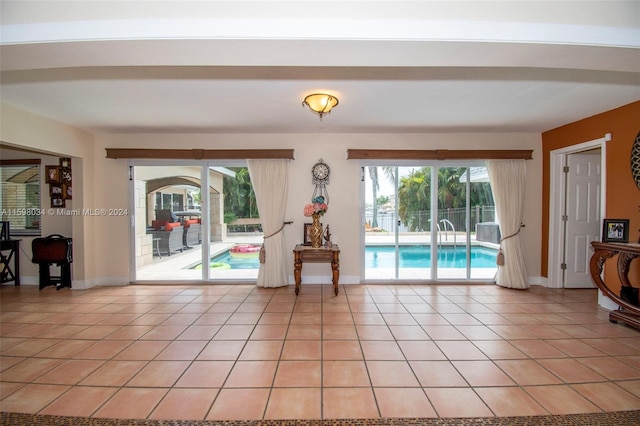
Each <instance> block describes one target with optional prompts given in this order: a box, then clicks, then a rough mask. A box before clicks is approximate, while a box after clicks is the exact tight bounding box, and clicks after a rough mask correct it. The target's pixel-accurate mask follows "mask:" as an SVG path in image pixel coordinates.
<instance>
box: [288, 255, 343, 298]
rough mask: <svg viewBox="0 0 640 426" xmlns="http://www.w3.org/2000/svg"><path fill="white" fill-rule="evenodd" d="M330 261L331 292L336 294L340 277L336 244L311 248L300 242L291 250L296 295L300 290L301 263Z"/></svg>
mask: <svg viewBox="0 0 640 426" xmlns="http://www.w3.org/2000/svg"><path fill="white" fill-rule="evenodd" d="M305 262H306V263H331V271H332V280H333V292H334V293H335V295H336V296H337V295H338V280H339V278H340V249H339V248H338V246H337V245H336V244H334V245H333V246H332V247H331V248H325V247H320V248H313V247H311V246H305V245H302V244H298V245H296V248H295V249H294V250H293V277H294V278H295V280H296V295H297V294H298V293H299V292H300V283H301V281H302V264H303V263H305Z"/></svg>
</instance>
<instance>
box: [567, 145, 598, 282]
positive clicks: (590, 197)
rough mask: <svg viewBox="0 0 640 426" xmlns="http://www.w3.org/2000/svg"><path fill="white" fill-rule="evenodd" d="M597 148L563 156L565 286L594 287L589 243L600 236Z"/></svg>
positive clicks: (591, 252)
mask: <svg viewBox="0 0 640 426" xmlns="http://www.w3.org/2000/svg"><path fill="white" fill-rule="evenodd" d="M600 165H601V163H600V150H594V151H589V152H585V153H577V154H569V155H567V166H568V172H567V198H566V200H567V202H566V213H565V214H566V219H567V220H566V234H565V242H566V243H565V261H564V263H565V265H566V268H565V273H564V287H565V288H591V287H594V284H593V281H592V280H591V275H590V273H589V259H590V258H591V255H592V254H593V251H592V249H591V242H592V241H595V240H599V238H600V216H601V212H600V193H601V192H600V185H601V170H600V168H601V166H600Z"/></svg>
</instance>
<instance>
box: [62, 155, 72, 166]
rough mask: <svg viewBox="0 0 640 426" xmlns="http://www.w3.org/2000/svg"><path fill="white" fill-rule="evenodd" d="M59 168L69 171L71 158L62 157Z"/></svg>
mask: <svg viewBox="0 0 640 426" xmlns="http://www.w3.org/2000/svg"><path fill="white" fill-rule="evenodd" d="M60 167H62V168H65V169H70V168H71V158H69V157H62V158H61V159H60Z"/></svg>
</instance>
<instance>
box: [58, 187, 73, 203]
mask: <svg viewBox="0 0 640 426" xmlns="http://www.w3.org/2000/svg"><path fill="white" fill-rule="evenodd" d="M61 194H62V198H64V199H65V200H73V191H72V187H71V184H69V183H63V184H62V192H61Z"/></svg>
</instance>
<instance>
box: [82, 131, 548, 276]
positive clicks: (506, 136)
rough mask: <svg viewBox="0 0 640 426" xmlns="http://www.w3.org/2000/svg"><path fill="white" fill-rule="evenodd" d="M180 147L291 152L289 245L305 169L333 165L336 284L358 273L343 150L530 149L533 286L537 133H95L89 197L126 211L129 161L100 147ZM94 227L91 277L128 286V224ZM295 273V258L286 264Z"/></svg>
mask: <svg viewBox="0 0 640 426" xmlns="http://www.w3.org/2000/svg"><path fill="white" fill-rule="evenodd" d="M176 146H180V147H181V148H183V149H191V148H202V149H230V148H233V149H269V148H280V149H286V148H290V149H294V150H295V160H294V161H291V165H290V179H289V197H288V201H287V216H286V217H287V218H288V219H291V220H293V221H294V222H295V223H294V224H293V225H292V226H289V227H287V228H286V234H285V235H286V241H287V245H288V246H289V247H291V248H293V246H294V245H295V244H297V243H300V242H301V239H302V224H303V223H304V222H308V221H309V220H308V218H306V217H304V215H303V207H304V205H305V204H306V203H308V202H309V200H310V197H311V195H312V193H313V186H312V184H311V166H312V165H313V164H314V163H315V162H317V161H318V159H319V158H323V159H324V161H325V162H326V163H327V164H329V166H330V167H331V183H330V185H329V187H328V190H329V194H330V196H331V204H330V210H329V212H328V213H327V214H326V215H325V216H324V217H323V223H324V224H329V225H330V226H331V231H332V235H333V237H332V239H333V241H334V242H335V243H337V244H339V245H340V249H341V256H340V257H341V268H340V273H341V282H342V283H349V282H351V283H353V282H359V279H360V277H359V274H360V248H359V247H360V196H359V194H360V163H359V161H357V160H347V159H346V158H347V157H346V156H347V149H367V148H370V149H533V150H534V154H533V157H534V159H533V160H530V161H527V188H526V191H527V193H526V201H525V203H526V205H525V212H526V213H525V217H524V222H525V224H526V228H524V229H523V231H522V234H523V241H524V244H525V250H526V259H527V268H528V271H529V274H530V275H531V274H535V275H536V276H532V277H531V280H532V283H539V282H540V278H539V277H538V276H537V274H538V271H539V270H540V243H541V241H540V235H541V210H540V208H539V206H540V199H541V197H542V193H541V181H542V160H541V158H540V152H541V140H540V135H538V134H534V133H493V134H266V135H258V134H224V135H221V134H211V135H202V134H197V135H196V134H112V135H97V136H96V160H95V166H96V167H95V173H96V176H108V177H109V178H108V179H96V187H95V196H96V199H97V200H100V206H99V207H102V208H107V209H108V208H127V207H128V197H129V195H128V190H127V188H128V186H127V184H128V182H127V180H128V170H127V164H128V162H127V160H124V159H119V160H113V159H106V158H104V157H105V154H106V152H105V148H157V149H162V148H176ZM101 219H102V225H101V226H99V227H98V228H97V229H96V232H97V235H96V243H97V244H96V252H99V253H100V256H99V259H98V262H97V264H96V268H97V276H98V277H101V278H102V279H104V278H106V277H108V278H109V279H110V280H111V281H113V283H123V282H126V281H127V279H128V276H129V269H128V268H129V251H130V248H129V226H128V223H127V219H126V218H123V217H115V218H101ZM288 266H289V269H290V270H293V259H289V265H288ZM305 275H306V276H322V277H323V278H325V277H326V279H323V280H322V281H323V282H330V274H329V271H328V270H327V268H326V265H308V266H305V268H304V271H303V281H304V276H305Z"/></svg>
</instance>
